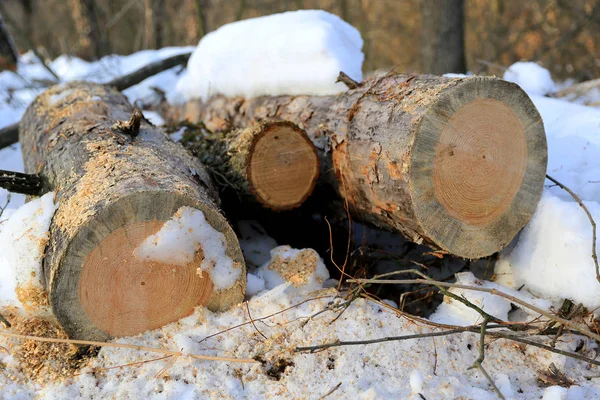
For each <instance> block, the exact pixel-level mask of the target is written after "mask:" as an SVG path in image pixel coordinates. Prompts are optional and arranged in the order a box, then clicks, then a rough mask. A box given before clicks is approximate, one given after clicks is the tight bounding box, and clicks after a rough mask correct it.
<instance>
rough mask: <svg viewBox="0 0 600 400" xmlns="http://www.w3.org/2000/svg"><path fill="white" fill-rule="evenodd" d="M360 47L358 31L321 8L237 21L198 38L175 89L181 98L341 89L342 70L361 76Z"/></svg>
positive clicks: (359, 77)
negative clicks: (340, 77) (338, 77)
mask: <svg viewBox="0 0 600 400" xmlns="http://www.w3.org/2000/svg"><path fill="white" fill-rule="evenodd" d="M362 45H363V41H362V38H361V37H360V33H359V32H358V30H356V29H355V28H354V27H352V26H351V25H349V24H348V23H346V22H344V21H343V20H342V19H340V18H339V17H337V16H335V15H333V14H329V13H327V12H325V11H321V10H302V11H295V12H286V13H282V14H275V15H269V16H265V17H260V18H253V19H247V20H243V21H238V22H235V23H231V24H227V25H224V26H222V27H221V28H219V29H217V30H216V31H214V32H211V33H209V34H208V35H206V36H204V37H203V38H202V40H201V41H200V43H199V44H198V47H197V48H196V50H194V53H193V54H192V57H191V58H190V61H189V63H188V68H187V72H186V73H185V74H184V75H183V76H182V78H181V79H180V80H179V82H178V83H177V92H178V94H179V95H180V96H181V97H182V98H183V99H184V100H187V99H191V98H197V97H200V98H203V99H206V98H208V97H210V95H212V94H216V93H222V94H224V95H227V96H245V97H255V96H260V95H265V94H270V95H281V94H289V95H295V94H315V95H325V94H334V93H339V92H343V91H344V90H346V86H345V85H344V84H342V83H335V81H336V79H337V76H338V74H339V72H340V71H344V72H345V73H346V74H348V75H349V76H350V77H351V78H353V79H354V80H357V81H359V82H360V81H361V80H362V72H361V68H362V62H363V58H364V55H363V53H362V52H361V48H362ZM169 100H170V101H174V100H176V98H175V97H171V98H169Z"/></svg>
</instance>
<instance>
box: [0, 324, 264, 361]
mask: <svg viewBox="0 0 600 400" xmlns="http://www.w3.org/2000/svg"><path fill="white" fill-rule="evenodd" d="M0 336H5V337H11V338H15V339H22V340H34V341H37V342H49V343H67V344H84V345H91V346H100V347H117V348H122V349H133V350H139V351H148V352H152V353H162V354H169V355H171V356H177V357H180V356H183V357H190V358H195V359H197V360H208V361H225V362H239V363H257V362H258V361H256V360H254V359H252V358H231V357H218V356H207V355H203V354H183V353H182V352H180V351H171V350H165V349H159V348H155V347H144V346H138V345H136V344H127V343H108V342H95V341H91V340H76V339H57V338H47V337H41V336H30V335H19V334H17V333H11V332H6V331H0Z"/></svg>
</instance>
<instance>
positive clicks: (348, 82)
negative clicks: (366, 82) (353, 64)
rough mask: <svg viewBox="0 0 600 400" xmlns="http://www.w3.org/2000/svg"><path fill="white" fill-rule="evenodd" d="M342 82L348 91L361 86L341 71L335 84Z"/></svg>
mask: <svg viewBox="0 0 600 400" xmlns="http://www.w3.org/2000/svg"><path fill="white" fill-rule="evenodd" d="M338 82H342V83H343V84H344V85H346V87H348V89H356V88H357V87H359V86H360V83H359V82H356V81H355V80H354V79H352V78H350V77H349V76H348V75H346V73H345V72H344V71H340V74H339V75H338V77H337V79H336V81H335V83H338Z"/></svg>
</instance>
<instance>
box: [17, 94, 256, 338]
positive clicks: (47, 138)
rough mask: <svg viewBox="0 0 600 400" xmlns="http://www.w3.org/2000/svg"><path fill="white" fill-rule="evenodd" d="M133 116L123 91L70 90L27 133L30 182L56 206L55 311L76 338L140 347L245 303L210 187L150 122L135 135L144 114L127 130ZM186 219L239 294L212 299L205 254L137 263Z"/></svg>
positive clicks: (51, 274)
mask: <svg viewBox="0 0 600 400" xmlns="http://www.w3.org/2000/svg"><path fill="white" fill-rule="evenodd" d="M132 113H133V109H132V107H131V106H130V105H129V103H128V102H127V100H126V98H125V97H124V96H123V95H121V94H120V93H119V92H118V91H117V90H116V89H114V88H110V87H108V86H103V85H97V84H91V83H83V82H73V83H67V84H62V85H57V86H54V87H52V88H50V89H49V90H47V91H46V92H44V93H43V94H42V95H40V96H38V97H37V98H36V100H35V101H34V102H33V103H32V104H31V105H30V106H29V108H28V109H27V111H26V113H25V115H24V117H23V119H22V121H21V125H20V132H21V136H20V139H21V146H22V151H23V158H24V163H25V170H26V172H28V173H38V174H39V175H40V176H41V177H43V179H44V182H46V184H47V185H48V189H49V190H53V191H55V192H56V200H55V201H56V202H58V204H59V207H58V209H57V211H56V214H55V215H54V217H53V220H52V224H51V226H50V240H49V244H48V247H47V251H46V254H45V257H44V260H43V270H44V278H45V283H46V285H45V287H46V290H47V292H48V297H49V302H50V305H51V307H52V311H53V313H54V315H55V316H56V318H57V320H58V322H59V323H60V324H61V325H62V326H63V328H64V329H65V331H66V332H67V333H68V334H69V336H70V337H72V338H79V339H88V340H105V339H108V338H109V337H118V336H128V335H135V334H137V333H140V332H143V331H146V330H150V329H155V328H157V327H160V326H162V325H164V324H166V323H169V322H171V321H174V320H177V319H179V318H181V317H184V316H186V315H189V314H190V313H191V312H192V311H193V308H194V307H195V306H198V305H206V306H207V307H208V308H209V309H212V310H224V309H227V308H229V307H231V306H232V305H235V304H237V303H239V302H240V301H242V300H243V296H244V291H245V279H246V277H245V267H244V263H243V257H242V253H241V250H240V247H239V243H238V241H237V238H236V236H235V234H234V232H233V230H232V229H231V227H230V226H229V224H228V222H227V221H226V219H225V218H224V217H223V216H222V215H221V213H220V211H219V200H218V196H217V192H216V190H215V189H214V187H213V184H212V181H211V179H210V177H209V176H208V174H207V172H206V171H205V169H204V167H203V166H202V164H201V163H200V162H198V160H197V159H196V158H195V157H193V156H192V155H191V154H189V152H188V151H187V150H185V149H184V148H183V147H182V146H181V145H180V144H179V143H174V142H172V141H171V140H170V139H169V138H168V137H167V135H166V134H165V133H164V132H163V131H162V130H160V129H158V128H155V127H153V126H152V125H151V124H149V123H148V122H147V121H145V120H143V119H142V120H141V121H137V123H139V125H138V124H137V123H136V118H135V115H136V113H133V115H134V118H132V119H131V120H130V117H131V116H132ZM132 121H133V122H132ZM136 127H139V131H138V132H135V133H134V132H132V129H133V130H135V129H136ZM181 207H192V208H194V209H197V210H200V211H202V213H203V214H204V217H205V218H206V220H207V221H208V223H209V224H210V225H211V226H212V227H213V228H214V229H215V230H216V231H218V232H220V233H221V234H222V235H223V240H224V242H225V255H226V256H228V257H229V258H230V259H231V260H232V262H233V263H232V264H233V267H232V270H239V271H234V272H236V273H238V274H237V275H239V278H237V281H236V283H235V284H234V285H233V286H232V287H230V288H223V289H222V290H216V289H215V284H214V282H213V281H212V280H211V278H210V277H209V275H208V274H207V273H206V272H203V271H200V270H199V269H198V267H199V264H200V262H201V260H202V257H203V254H204V252H203V251H202V248H200V249H198V251H197V253H196V255H197V257H196V258H195V259H194V261H192V262H189V263H187V264H186V265H184V266H181V265H179V266H175V265H172V264H170V263H164V262H156V261H154V262H151V261H148V260H145V259H140V258H138V257H137V256H136V255H135V254H134V250H135V249H136V248H137V247H138V246H139V245H140V244H141V243H142V242H143V241H144V240H145V239H146V238H148V237H149V236H150V235H153V234H155V233H156V232H157V231H158V230H160V228H162V227H163V225H164V223H165V222H166V221H168V220H170V219H171V218H172V217H173V216H174V214H175V213H176V212H177V211H178V210H179V209H180V208H181ZM218 235H219V234H217V236H218Z"/></svg>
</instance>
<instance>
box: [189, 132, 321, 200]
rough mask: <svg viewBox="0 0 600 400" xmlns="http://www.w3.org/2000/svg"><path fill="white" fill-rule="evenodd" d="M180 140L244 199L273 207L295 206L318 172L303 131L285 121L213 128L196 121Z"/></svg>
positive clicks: (309, 190)
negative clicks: (217, 131) (236, 128)
mask: <svg viewBox="0 0 600 400" xmlns="http://www.w3.org/2000/svg"><path fill="white" fill-rule="evenodd" d="M182 143H184V145H185V146H186V147H187V148H189V149H191V150H192V151H193V153H194V154H195V155H196V156H197V157H198V158H199V159H200V161H201V162H202V163H203V164H204V165H206V166H207V167H210V169H211V170H212V171H213V172H214V173H215V174H216V175H217V179H218V178H219V177H221V178H223V180H224V182H223V184H224V185H226V186H231V187H232V188H233V189H234V190H235V192H236V193H237V194H238V195H240V198H242V199H243V200H247V199H248V200H254V201H258V202H259V203H261V204H262V205H263V206H264V207H266V208H268V209H271V210H274V211H282V210H290V209H292V208H296V207H298V206H300V205H301V204H302V203H303V202H304V201H305V200H306V199H307V198H308V196H310V194H311V193H312V191H313V189H314V187H315V184H316V181H317V178H318V176H319V157H318V155H317V150H316V148H315V146H314V144H313V143H312V142H311V141H310V139H309V138H308V136H307V135H306V132H304V130H302V129H300V128H298V126H296V125H294V124H292V123H290V122H287V121H276V122H269V123H258V124H254V125H252V126H250V127H248V128H246V129H240V130H233V131H227V132H223V133H213V132H210V131H207V130H206V129H203V126H202V125H200V126H197V127H196V129H188V130H187V131H186V132H185V135H184V136H183V139H182Z"/></svg>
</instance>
